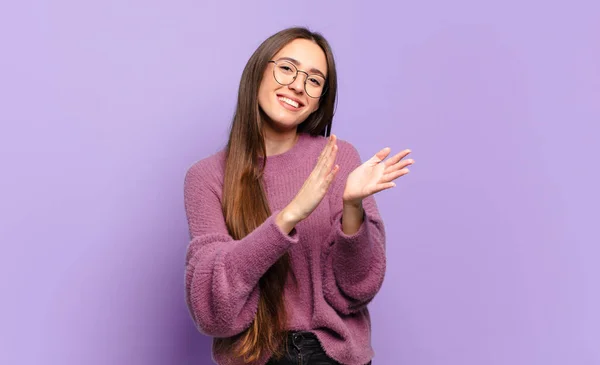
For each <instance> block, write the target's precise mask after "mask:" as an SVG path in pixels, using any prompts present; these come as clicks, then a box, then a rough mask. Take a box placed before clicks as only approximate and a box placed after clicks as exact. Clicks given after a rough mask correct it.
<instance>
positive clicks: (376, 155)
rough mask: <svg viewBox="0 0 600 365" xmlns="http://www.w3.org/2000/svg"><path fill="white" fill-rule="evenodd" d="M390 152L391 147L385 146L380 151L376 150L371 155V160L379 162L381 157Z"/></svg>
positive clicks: (381, 159)
mask: <svg viewBox="0 0 600 365" xmlns="http://www.w3.org/2000/svg"><path fill="white" fill-rule="evenodd" d="M390 152H392V150H391V148H389V147H385V148H384V149H382V150H381V151H379V152H377V153H376V154H375V155H374V156H373V157H371V161H373V162H376V163H379V162H381V161H383V159H384V158H386V157H387V156H388V155H389V154H390Z"/></svg>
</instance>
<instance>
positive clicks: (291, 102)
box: [279, 96, 299, 108]
mask: <svg viewBox="0 0 600 365" xmlns="http://www.w3.org/2000/svg"><path fill="white" fill-rule="evenodd" d="M279 100H281V101H283V102H284V103H286V104H289V105H291V106H293V107H294V108H298V107H299V104H298V103H297V102H295V101H293V100H292V99H289V98H285V97H283V96H280V97H279Z"/></svg>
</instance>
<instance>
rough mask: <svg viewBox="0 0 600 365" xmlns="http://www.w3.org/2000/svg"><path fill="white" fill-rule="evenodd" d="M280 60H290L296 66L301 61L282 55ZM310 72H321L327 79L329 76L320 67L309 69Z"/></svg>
mask: <svg viewBox="0 0 600 365" xmlns="http://www.w3.org/2000/svg"><path fill="white" fill-rule="evenodd" d="M279 60H286V61H290V62H291V63H293V64H294V65H296V66H300V62H298V60H295V59H293V58H291V57H280V58H279ZM308 71H309V72H310V73H315V74H319V75H321V76H323V78H324V79H326V78H327V77H325V74H324V73H322V72H321V71H320V70H319V69H318V68H311V69H310V70H308Z"/></svg>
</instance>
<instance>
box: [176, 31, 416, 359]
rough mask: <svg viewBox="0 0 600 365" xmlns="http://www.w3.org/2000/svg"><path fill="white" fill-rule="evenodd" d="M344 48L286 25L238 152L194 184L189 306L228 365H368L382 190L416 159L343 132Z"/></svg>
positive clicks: (254, 61) (250, 75)
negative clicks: (370, 149) (336, 117)
mask: <svg viewBox="0 0 600 365" xmlns="http://www.w3.org/2000/svg"><path fill="white" fill-rule="evenodd" d="M336 89H337V81H336V70H335V63H334V60H333V55H332V52H331V48H330V46H329V44H328V43H327V41H326V40H325V39H324V38H323V37H322V36H321V35H320V34H318V33H312V32H310V31H309V30H307V29H304V28H290V29H285V30H283V31H281V32H279V33H277V34H275V35H273V36H271V37H270V38H268V39H267V40H265V41H264V42H263V43H262V44H261V45H260V46H259V47H258V49H257V50H256V51H255V52H254V54H253V55H252V57H251V58H250V60H249V61H248V63H247V65H246V67H245V69H244V72H243V74H242V78H241V82H240V88H239V95H238V101H237V109H236V113H235V116H234V118H233V123H232V125H231V133H230V136H229V142H228V144H227V147H226V148H225V149H224V150H223V151H221V152H219V153H216V154H214V155H212V156H210V157H207V158H205V159H203V160H200V161H198V162H196V163H195V164H194V165H193V166H192V167H191V168H190V169H189V171H188V172H187V174H186V177H185V186H184V193H185V208H186V214H187V219H188V223H189V229H190V236H191V242H190V244H189V246H188V250H187V256H186V276H185V284H186V286H185V287H186V300H187V305H188V308H189V311H190V314H191V316H192V318H193V320H194V322H195V324H196V325H197V327H198V329H199V330H200V331H201V332H202V333H204V334H207V335H209V336H212V337H214V341H213V349H212V350H213V359H214V361H215V362H216V363H217V364H231V365H234V364H235V365H237V364H240V365H241V364H255V365H263V364H267V363H268V364H269V365H284V364H286V365H287V364H308V365H309V364H319V365H325V364H346V365H364V364H368V363H370V361H371V358H372V357H373V350H372V347H371V323H370V317H369V311H368V308H367V304H368V303H369V302H370V301H371V300H372V299H373V297H374V296H375V295H376V293H377V292H378V291H379V289H380V287H381V285H382V282H383V278H384V274H385V267H386V257H385V232H384V227H383V223H382V221H381V218H380V216H379V213H378V210H377V207H376V204H375V200H374V198H373V194H375V193H377V192H380V191H382V190H385V189H389V188H391V187H393V186H395V184H394V182H393V181H394V180H395V179H397V178H399V177H400V176H402V175H405V174H406V173H408V169H407V166H408V165H410V164H412V163H413V162H414V161H413V160H410V159H404V157H406V156H407V155H408V154H409V153H410V151H409V150H405V151H403V152H400V153H398V154H397V155H395V156H393V157H390V158H388V159H387V160H385V159H386V158H387V157H388V156H389V154H390V150H389V148H384V149H382V150H381V151H379V152H378V153H377V154H375V155H374V156H373V157H372V158H371V159H369V160H368V161H366V162H364V163H361V161H360V157H359V154H358V152H357V150H356V149H355V148H354V147H353V146H352V145H351V144H350V143H348V142H345V141H342V140H337V139H336V137H335V135H331V136H330V130H331V123H332V118H333V111H334V103H335V99H336Z"/></svg>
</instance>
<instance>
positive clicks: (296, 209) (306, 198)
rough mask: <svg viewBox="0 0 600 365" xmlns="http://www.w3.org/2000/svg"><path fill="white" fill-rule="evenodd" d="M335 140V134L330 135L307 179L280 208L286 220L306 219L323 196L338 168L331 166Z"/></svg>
mask: <svg viewBox="0 0 600 365" xmlns="http://www.w3.org/2000/svg"><path fill="white" fill-rule="evenodd" d="M336 142H337V138H336V136H335V135H331V137H329V142H328V143H327V145H326V146H325V148H324V149H323V151H322V152H321V155H320V156H319V159H318V160H317V164H316V165H315V168H314V169H313V171H312V172H311V174H310V175H309V176H308V179H306V181H305V182H304V185H302V188H300V191H299V192H298V194H297V195H296V196H295V197H294V199H293V200H292V201H291V202H290V204H288V206H286V207H285V208H284V209H283V210H282V214H283V216H284V217H287V218H288V220H291V221H293V222H295V223H298V222H300V221H302V220H304V219H306V218H307V217H308V216H309V215H310V214H311V213H312V212H313V211H314V210H315V209H316V208H317V206H318V205H319V203H320V202H321V200H323V197H325V193H327V190H328V189H329V187H330V186H331V182H332V181H333V179H334V178H335V176H336V174H337V172H338V171H339V169H340V168H339V166H338V165H335V166H334V167H333V168H332V166H333V163H334V161H335V157H336V155H337V151H338V146H337V144H336Z"/></svg>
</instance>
